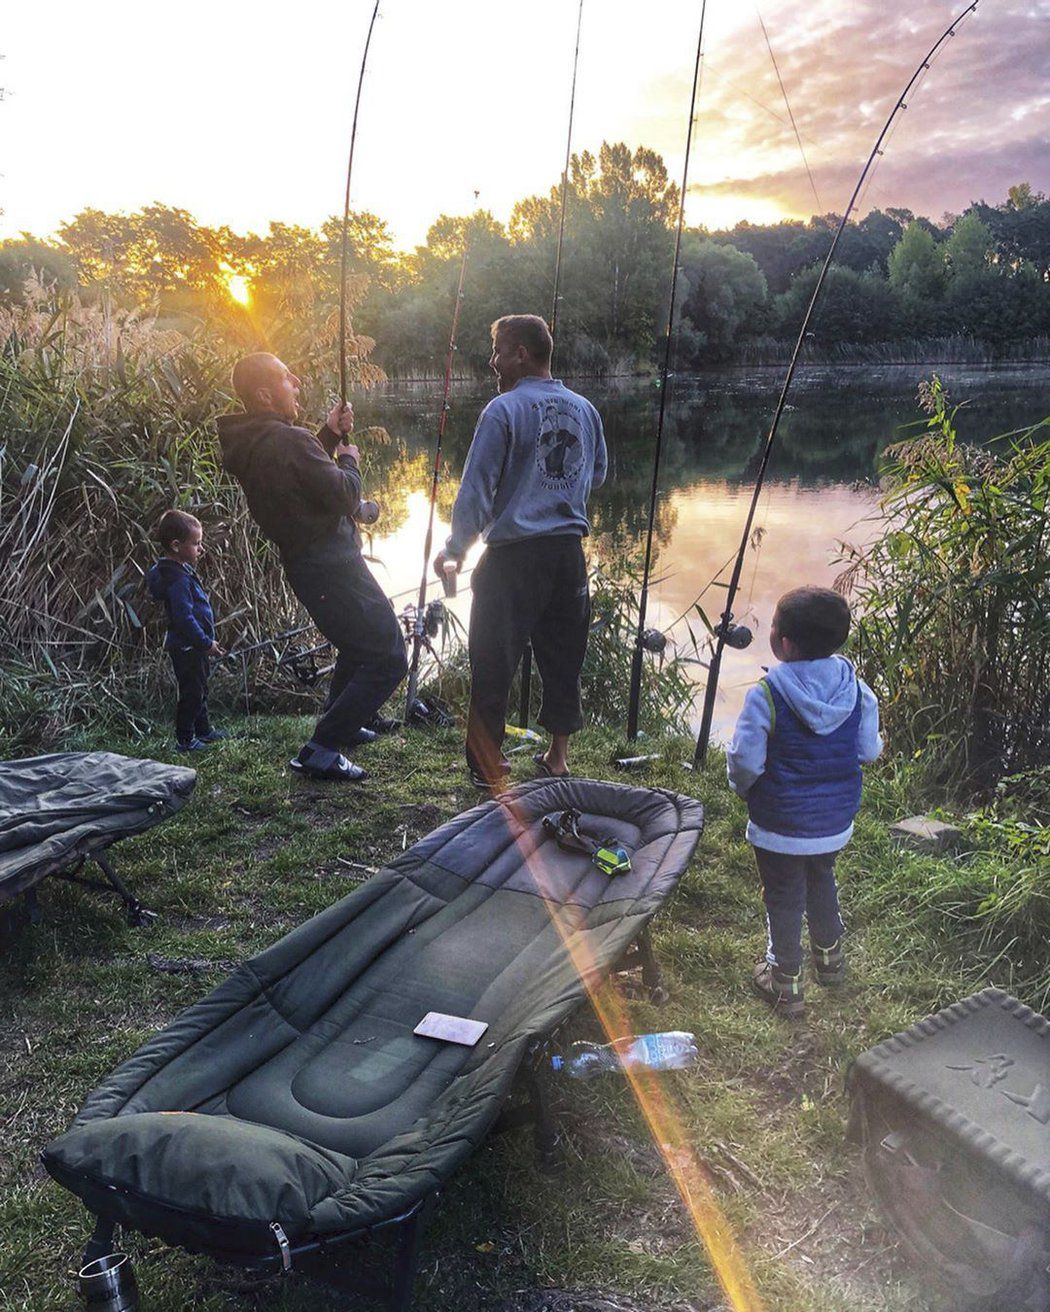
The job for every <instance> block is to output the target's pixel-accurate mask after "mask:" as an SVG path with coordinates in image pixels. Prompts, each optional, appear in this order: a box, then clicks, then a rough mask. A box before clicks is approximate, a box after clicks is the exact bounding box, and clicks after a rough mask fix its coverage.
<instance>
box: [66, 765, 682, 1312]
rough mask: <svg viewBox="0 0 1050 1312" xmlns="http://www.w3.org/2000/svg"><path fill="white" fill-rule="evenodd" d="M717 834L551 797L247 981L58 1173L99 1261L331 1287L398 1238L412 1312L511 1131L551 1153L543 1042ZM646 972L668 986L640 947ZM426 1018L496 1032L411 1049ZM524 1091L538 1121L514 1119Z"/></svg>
mask: <svg viewBox="0 0 1050 1312" xmlns="http://www.w3.org/2000/svg"><path fill="white" fill-rule="evenodd" d="M570 811H575V812H577V813H578V831H579V832H580V833H583V834H584V835H587V834H591V835H594V836H597V839H598V840H600V842H599V846H600V847H601V848H602V850H603V851H604V852H606V853H608V852H609V851H610V850H612V851H616V850H617V849H622V850H623V851H624V852H626V853H627V854H628V855H629V859H630V867H631V868H630V870H629V871H626V872H623V873H617V874H609V873H606V871H607V870H608V868H609V867H608V865H606V866H605V869H602V868H599V866H600V865H601V864H602V863H601V862H600V861H599V862H598V863H596V862H595V861H594V860H593V859H592V856H591V855H588V852H587V851H586V850H578V848H576V847H573V848H570V849H569V850H567V848H566V846H564V845H562V844H561V842H560V841H559V835H558V832H556V831H557V827H558V826H557V822H558V818H559V817H562V816H564V815H565V814H566V813H567V812H570ZM545 817H546V818H547V819H548V824H547V826H546V827H545V826H544V819H545ZM702 824H703V814H702V810H701V807H700V805H699V803H697V802H695V801H693V800H691V799H689V798H685V797H679V796H676V795H674V794H672V793H667V792H659V791H655V790H652V789H645V788H636V787H625V786H623V785H619V784H611V783H596V782H593V781H588V780H579V779H558V780H547V779H544V780H537V781H535V782H533V783H531V784H526V785H524V786H522V787H520V788H518V789H516V790H514V791H513V792H512V793H510V794H507V795H505V796H504V798H503V799H500V800H498V801H490V802H487V803H485V804H483V805H481V806H478V807H475V808H473V809H472V810H469V811H467V812H465V813H463V814H462V815H459V816H457V817H456V818H455V819H453V820H451V821H450V822H448V823H447V824H445V825H442V826H441V827H440V828H439V829H437V830H435V831H434V832H433V833H431V834H430V835H429V836H428V837H426V838H424V839H422V840H421V841H420V842H419V843H417V844H416V845H415V846H414V847H412V848H411V849H410V850H409V851H407V852H405V853H402V854H401V855H399V856H398V857H397V858H396V859H395V860H394V861H393V862H391V864H390V865H389V866H387V867H386V868H384V869H383V870H381V871H380V872H379V873H378V874H376V875H375V876H373V877H372V878H371V879H369V880H368V882H367V883H365V884H363V885H362V886H361V887H359V888H357V889H356V890H355V891H354V892H352V893H351V894H350V895H349V896H348V897H346V898H344V899H343V900H342V901H340V902H337V903H336V904H335V905H334V906H332V907H330V908H328V909H327V910H326V911H323V912H321V914H320V915H317V916H315V917H314V918H313V919H312V920H309V921H307V922H306V923H305V924H304V925H302V926H300V927H299V928H298V929H296V930H294V931H293V932H292V933H290V934H289V935H288V936H287V937H285V938H283V939H281V940H280V941H279V942H277V943H275V944H274V945H273V946H272V947H270V948H269V949H267V950H266V951H265V952H263V953H262V954H261V955H259V956H258V957H255V958H254V959H253V960H251V961H248V962H246V963H244V964H243V965H242V966H240V967H239V968H238V969H237V970H236V971H235V972H234V973H233V974H232V975H231V976H230V977H229V979H227V980H226V982H225V983H224V984H222V985H220V986H219V988H217V989H216V990H215V991H214V992H213V993H212V994H210V995H209V996H208V997H207V998H205V999H204V1000H203V1001H202V1002H199V1003H197V1004H196V1005H195V1006H193V1007H191V1008H189V1010H187V1011H185V1012H183V1013H182V1015H180V1016H178V1017H177V1018H176V1019H175V1020H174V1021H173V1022H172V1024H171V1025H169V1026H168V1027H167V1029H165V1030H163V1031H161V1032H160V1033H159V1034H158V1035H156V1036H155V1037H154V1038H153V1039H151V1040H150V1041H149V1042H148V1043H147V1044H146V1045H145V1046H144V1047H143V1048H141V1049H140V1050H139V1051H138V1052H137V1053H135V1055H134V1056H132V1057H130V1058H129V1059H128V1060H127V1061H125V1062H124V1063H123V1064H122V1065H121V1066H119V1067H118V1068H117V1069H116V1070H115V1071H114V1072H113V1074H112V1075H111V1076H110V1077H109V1078H108V1079H107V1080H106V1081H105V1082H104V1083H103V1084H102V1085H101V1086H100V1087H99V1088H97V1089H96V1090H95V1091H94V1092H93V1093H92V1094H91V1095H90V1096H89V1097H88V1099H87V1102H86V1103H85V1104H84V1107H83V1109H82V1110H81V1112H80V1114H79V1116H78V1117H77V1118H76V1121H75V1122H74V1125H73V1127H72V1128H71V1129H70V1130H69V1131H68V1132H67V1133H66V1134H65V1135H63V1136H62V1137H61V1138H60V1139H58V1140H56V1141H55V1142H54V1143H52V1144H51V1145H50V1146H49V1147H48V1148H47V1150H46V1152H45V1153H44V1163H45V1165H46V1167H47V1170H48V1171H49V1172H50V1173H51V1175H52V1176H53V1177H54V1178H55V1179H56V1180H57V1181H59V1183H61V1184H63V1185H64V1186H65V1187H66V1188H67V1189H70V1190H72V1192H73V1193H75V1194H76V1195H78V1196H79V1197H80V1198H81V1199H82V1200H83V1201H84V1203H85V1204H86V1205H87V1207H88V1208H89V1209H90V1211H91V1212H92V1213H93V1214H94V1215H95V1217H96V1218H97V1221H98V1225H97V1228H96V1231H95V1236H94V1238H93V1240H92V1242H91V1244H89V1246H88V1250H87V1251H86V1253H85V1261H90V1260H93V1259H99V1258H103V1257H105V1256H106V1255H107V1254H108V1253H110V1252H111V1250H112V1248H113V1233H114V1226H116V1225H119V1226H123V1227H129V1228H132V1229H135V1230H138V1231H141V1232H142V1233H144V1234H147V1235H156V1236H159V1237H160V1238H161V1239H163V1240H164V1241H166V1242H167V1243H169V1244H173V1245H179V1246H181V1247H183V1248H186V1249H189V1250H191V1251H194V1252H200V1253H205V1254H208V1255H210V1256H211V1257H213V1258H217V1259H219V1260H225V1261H229V1262H233V1263H236V1264H239V1265H241V1266H244V1267H249V1268H253V1269H257V1270H264V1271H265V1270H274V1271H280V1270H282V1269H283V1270H285V1271H306V1272H314V1273H316V1272H318V1271H321V1272H322V1273H323V1274H325V1275H326V1277H327V1278H330V1279H336V1278H337V1275H338V1271H339V1269H340V1263H339V1260H338V1259H339V1256H340V1252H341V1250H342V1248H343V1246H344V1245H347V1244H348V1243H349V1242H350V1241H352V1240H354V1239H360V1238H361V1237H362V1236H364V1235H368V1234H372V1233H375V1232H376V1231H378V1230H383V1229H386V1230H389V1231H392V1232H393V1233H394V1235H395V1238H396V1240H397V1245H398V1249H397V1262H396V1269H395V1275H394V1278H393V1280H392V1281H391V1282H386V1286H385V1291H384V1292H385V1294H386V1295H387V1297H388V1298H389V1301H390V1304H391V1306H393V1307H396V1308H405V1307H407V1305H408V1301H409V1297H410V1291H411V1286H412V1277H413V1272H414V1267H415V1260H416V1251H417V1245H418V1240H419V1232H420V1226H421V1224H422V1220H423V1217H424V1216H425V1214H426V1211H427V1209H428V1208H429V1207H430V1206H431V1205H432V1203H433V1200H434V1198H435V1196H436V1194H437V1192H438V1191H439V1190H440V1189H441V1187H442V1185H443V1184H444V1182H445V1181H446V1180H447V1179H448V1178H449V1176H450V1175H451V1174H452V1172H453V1171H455V1170H456V1169H457V1167H459V1166H460V1165H461V1164H462V1163H463V1162H464V1161H465V1160H466V1159H467V1158H468V1157H469V1156H470V1154H471V1153H472V1152H473V1151H474V1150H475V1149H476V1148H477V1147H478V1145H479V1144H480V1143H481V1141H482V1140H483V1139H484V1138H485V1137H486V1135H487V1134H489V1133H490V1132H491V1131H492V1130H493V1129H495V1128H497V1127H498V1125H499V1122H500V1119H501V1115H502V1116H503V1122H504V1124H506V1123H512V1122H520V1121H521V1120H524V1119H528V1118H530V1117H531V1118H532V1119H534V1120H536V1121H538V1123H539V1128H540V1131H541V1134H542V1133H543V1132H544V1131H545V1129H546V1127H545V1125H544V1117H543V1107H542V1090H541V1086H540V1084H539V1081H538V1079H537V1077H536V1067H537V1065H538V1062H539V1054H540V1052H541V1050H542V1046H543V1044H544V1042H545V1041H546V1040H547V1039H548V1038H549V1036H550V1035H551V1034H552V1032H553V1031H554V1030H555V1029H556V1028H557V1027H558V1026H559V1025H560V1024H561V1023H562V1022H563V1021H564V1020H565V1018H566V1017H567V1016H568V1015H569V1014H570V1013H571V1012H572V1011H573V1009H574V1008H576V1007H577V1006H578V1005H579V1003H580V1002H581V1000H582V999H583V998H584V997H585V995H586V990H587V988H588V987H590V986H593V985H594V984H596V983H598V982H599V981H600V980H601V979H603V978H604V977H605V976H607V975H608V973H609V972H610V971H611V970H613V969H614V968H616V967H617V966H618V965H619V964H622V963H623V961H624V959H625V957H628V956H629V954H630V949H631V947H632V944H635V943H636V941H637V940H639V937H640V936H642V935H643V934H644V931H645V929H646V926H647V925H648V923H649V920H650V919H651V917H652V916H653V914H654V913H655V912H656V911H657V909H658V908H659V906H660V905H661V903H662V902H663V901H664V899H665V898H666V897H667V896H668V894H669V893H670V892H671V891H672V890H673V889H674V887H675V885H676V884H677V882H678V880H679V878H680V877H681V875H682V874H683V872H684V871H685V869H686V866H687V865H688V862H689V860H690V858H691V856H692V854H693V851H694V849H695V847H696V844H697V841H698V839H699V836H700V831H701V828H702ZM639 959H640V960H641V962H642V964H643V967H645V968H646V975H647V977H648V982H649V983H650V984H651V985H655V984H657V982H658V981H657V978H656V974H655V963H654V962H653V960H652V957H651V955H650V954H647V951H646V946H645V943H644V942H643V944H642V955H641V958H639ZM430 1013H437V1014H438V1016H439V1017H444V1018H446V1021H445V1022H444V1023H449V1018H451V1023H452V1024H453V1026H455V1024H456V1023H457V1022H462V1021H468V1022H470V1021H473V1022H478V1023H479V1025H480V1026H481V1027H482V1028H483V1033H482V1034H481V1036H480V1038H477V1039H476V1041H474V1042H473V1043H470V1042H466V1043H463V1042H454V1041H449V1040H447V1039H444V1038H440V1037H425V1036H423V1035H421V1034H418V1033H416V1032H415V1031H416V1030H417V1027H418V1026H419V1025H420V1022H422V1021H424V1019H425V1018H426V1017H427V1016H428V1015H429V1014H430ZM474 1028H475V1030H476V1029H477V1028H478V1026H475V1027H474ZM519 1073H520V1074H522V1075H523V1076H524V1077H525V1093H526V1103H525V1104H524V1107H523V1109H522V1108H516V1107H514V1106H508V1102H509V1100H510V1095H511V1092H512V1086H513V1084H514V1082H515V1077H516V1076H517V1075H519ZM362 1287H363V1286H362V1282H361V1280H360V1278H359V1277H356V1276H355V1278H354V1280H353V1288H354V1289H355V1290H357V1291H360V1290H361V1289H362Z"/></svg>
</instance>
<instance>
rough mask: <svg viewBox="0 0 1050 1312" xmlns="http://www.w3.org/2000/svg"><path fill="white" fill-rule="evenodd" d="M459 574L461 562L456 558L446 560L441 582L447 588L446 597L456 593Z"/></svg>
mask: <svg viewBox="0 0 1050 1312" xmlns="http://www.w3.org/2000/svg"><path fill="white" fill-rule="evenodd" d="M458 576H459V562H458V561H455V560H446V561H445V563H444V565H443V566H442V569H441V582H442V584H443V585H444V588H445V596H446V597H454V596H455V595H456V580H457V578H458Z"/></svg>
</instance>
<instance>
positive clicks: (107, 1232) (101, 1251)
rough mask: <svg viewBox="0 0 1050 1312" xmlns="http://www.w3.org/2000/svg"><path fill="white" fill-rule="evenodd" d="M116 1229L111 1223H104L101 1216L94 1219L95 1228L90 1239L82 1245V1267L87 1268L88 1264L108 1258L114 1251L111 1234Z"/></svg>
mask: <svg viewBox="0 0 1050 1312" xmlns="http://www.w3.org/2000/svg"><path fill="white" fill-rule="evenodd" d="M116 1228H117V1227H116V1225H115V1223H114V1222H113V1221H106V1220H105V1219H104V1218H103V1217H101V1216H99V1217H96V1218H95V1228H94V1230H93V1231H92V1232H91V1238H90V1239H89V1240H88V1241H87V1243H86V1244H85V1245H84V1253H83V1256H82V1257H81V1259H80V1265H81V1266H82V1267H84V1266H87V1264H88V1263H89V1262H97V1261H98V1259H99V1258H100V1257H109V1255H110V1253H112V1252H113V1251H114V1241H113V1232H114V1231H115V1230H116Z"/></svg>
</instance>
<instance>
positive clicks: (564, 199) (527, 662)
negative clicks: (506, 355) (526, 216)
mask: <svg viewBox="0 0 1050 1312" xmlns="http://www.w3.org/2000/svg"><path fill="white" fill-rule="evenodd" d="M582 25H583V0H580V4H579V8H578V9H577V11H576V49H575V51H574V52H573V56H572V90H571V91H570V93H569V127H568V131H567V132H566V134H565V168H564V169H563V170H562V175H561V208H560V213H559V216H558V245H557V248H556V251H555V255H554V291H553V293H552V295H551V317H550V330H551V337H552V338H553V339H554V347H553V348H552V351H551V363H552V364H553V362H554V350H556V349H557V345H558V340H557V336H556V334H557V329H558V303H559V302H560V300H561V295H560V291H561V254H562V246H563V244H564V241H565V210H566V205H567V203H568V198H569V164H570V163H571V160H572V121H573V118H574V116H575V114H576V74H577V71H578V70H579V66H580V28H581V27H582ZM531 702H532V643H531V642H526V644H525V650H524V651H523V652H522V655H521V693H520V697H519V699H518V723H519V724H520V725H521V727H522V728H523V729H527V728H528V727H529V710H530V709H531V707H530V703H531Z"/></svg>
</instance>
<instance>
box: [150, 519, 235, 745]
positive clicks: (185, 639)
mask: <svg viewBox="0 0 1050 1312" xmlns="http://www.w3.org/2000/svg"><path fill="white" fill-rule="evenodd" d="M203 537H204V534H203V530H202V528H201V522H200V520H199V519H197V518H195V516H193V515H187V514H186V512H185V511H182V510H166V511H165V512H164V514H163V515H161V517H160V522H159V523H158V525H157V539H158V541H159V542H160V548H161V551H162V552H163V553H164V554H163V555H162V556H161V557H160V559H159V560H158V561H157V563H156V564H155V565H154V566H153V567H152V569H151V570H150V571H149V573H148V574H147V575H146V582H147V583H148V584H149V590H150V592H151V593H152V595H153V597H154V598H155V599H156V600H157V601H162V602H163V603H164V605H165V608H166V609H167V612H168V632H167V636H166V637H165V639H164V646H165V647H166V648H167V652H168V655H169V656H170V657H171V664H172V668H173V669H174V671H175V682H176V683H177V684H178V689H179V697H178V701H177V702H176V704H175V746H176V748H177V749H178V750H179V751H180V752H201V751H204V750H205V749H206V748H207V746H208V745H209V744H210V743H214V742H218V740H219V739H220V738H225V737H226V735H225V734H224V733H223V731H222V730H221V729H213V728H212V725H211V721H210V720H209V718H208V675H209V658H210V657H212V656H222V655H223V654H224V653H223V650H222V648H221V647H220V646H219V644H218V643H217V642H216V641H215V618H214V616H213V615H212V609H211V602H210V601H209V600H208V594H207V592H205V590H204V585H203V584H202V583H201V581H200V579H199V578H198V577H197V572H196V570H195V569H194V566H195V565H196V563H197V561H198V559H199V558H200V554H201V552H202V550H203V549H204V543H203Z"/></svg>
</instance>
